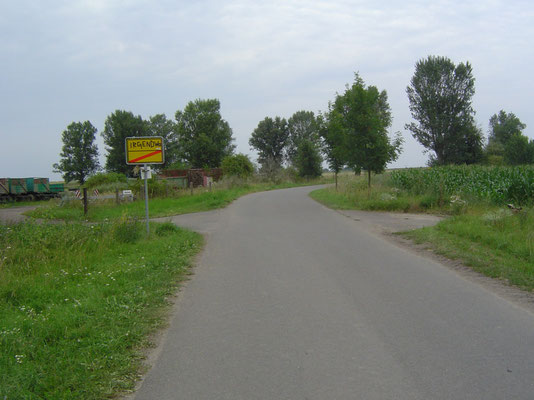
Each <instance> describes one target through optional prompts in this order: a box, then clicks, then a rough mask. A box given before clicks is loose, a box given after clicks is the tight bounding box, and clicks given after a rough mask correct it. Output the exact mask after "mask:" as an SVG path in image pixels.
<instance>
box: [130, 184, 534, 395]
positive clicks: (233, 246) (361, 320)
mask: <svg viewBox="0 0 534 400" xmlns="http://www.w3.org/2000/svg"><path fill="white" fill-rule="evenodd" d="M311 190H312V188H297V189H289V190H281V191H273V192H263V193H256V194H252V195H249V196H245V197H243V198H240V199H238V200H237V201H235V202H234V203H233V204H231V205H230V206H229V207H228V208H226V209H223V210H219V211H217V212H215V213H212V214H204V215H197V216H196V218H195V217H194V216H182V217H176V218H173V219H172V220H173V221H175V222H176V223H178V224H182V225H187V226H189V227H191V228H194V229H198V230H199V231H203V232H204V233H208V240H207V245H206V248H205V250H204V253H203V254H202V257H201V259H200V261H199V265H198V267H197V268H196V270H195V276H194V277H193V279H192V280H191V281H190V282H189V283H188V284H187V285H186V286H185V287H184V289H183V291H182V293H181V295H180V298H179V301H178V303H177V305H176V308H175V312H174V317H173V319H172V322H171V326H170V328H169V330H168V331H167V333H166V336H165V339H164V340H163V342H162V344H161V347H160V349H159V352H158V355H157V357H156V359H155V361H154V365H153V367H152V368H151V370H150V371H149V373H148V375H147V377H146V378H145V380H144V382H143V383H142V385H141V387H140V389H139V390H138V392H137V393H136V394H135V395H134V398H135V399H137V400H141V399H192V398H198V399H273V398H276V399H325V398H332V399H353V398H365V399H429V398H432V399H450V398H454V399H502V398H514V399H530V398H531V395H532V393H533V392H534V381H533V380H532V376H534V364H533V363H532V359H534V316H533V314H532V313H531V312H529V311H528V310H526V309H524V308H522V307H517V305H516V304H514V303H512V302H510V301H508V300H506V299H504V298H502V297H500V296H496V295H495V294H494V292H493V291H491V290H488V289H486V288H485V287H484V286H482V285H479V284H477V283H476V282H472V281H471V280H467V279H465V278H464V277H463V276H462V275H460V274H458V273H456V272H455V271H453V270H451V269H449V268H446V267H445V266H443V265H442V264H441V263H439V262H436V261H432V260H430V259H428V258H426V257H421V256H419V255H418V254H417V253H415V252H412V251H407V250H405V249H403V248H401V247H399V246H397V245H395V244H394V243H392V242H390V241H388V240H385V239H384V238H382V237H380V235H376V234H375V232H376V229H375V228H373V226H375V227H376V225H377V224H376V223H373V222H372V221H366V220H365V221H364V219H365V217H364V216H363V214H360V215H359V216H358V215H357V214H351V215H350V217H351V218H347V217H346V216H344V215H341V214H340V213H338V212H335V211H332V210H330V209H327V208H325V207H323V206H321V205H319V204H318V203H316V202H314V201H313V200H312V199H310V198H309V197H308V196H307V194H308V193H309V191H311ZM380 217H381V218H386V219H387V218H388V217H385V214H382V215H381V216H380ZM408 218H409V217H408ZM394 219H395V218H394ZM167 220H168V219H167ZM197 220H198V221H201V222H200V223H198V222H197ZM399 221H402V219H401V217H398V218H397V220H396V221H390V222H391V224H393V225H397V224H398V223H400V222H399ZM403 221H408V222H409V221H410V220H403ZM383 223H384V222H383ZM197 224H198V225H197ZM394 229H396V228H395V226H393V227H391V230H394Z"/></svg>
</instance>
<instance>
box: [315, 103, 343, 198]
mask: <svg viewBox="0 0 534 400" xmlns="http://www.w3.org/2000/svg"><path fill="white" fill-rule="evenodd" d="M328 107H329V109H332V103H329V104H328ZM318 123H319V134H320V136H321V139H322V150H323V153H324V155H325V157H326V161H327V162H328V167H329V168H330V170H332V171H333V172H334V181H335V184H336V190H337V175H338V174H339V172H340V171H341V170H342V169H343V166H344V165H345V160H346V154H345V153H346V150H345V145H344V141H345V137H344V130H343V122H342V119H341V115H340V114H338V113H330V112H328V113H325V114H324V115H320V116H319V118H318Z"/></svg>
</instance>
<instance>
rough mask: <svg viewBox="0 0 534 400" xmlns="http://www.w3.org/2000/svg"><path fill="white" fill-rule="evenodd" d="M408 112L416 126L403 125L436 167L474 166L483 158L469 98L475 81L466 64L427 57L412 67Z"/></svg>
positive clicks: (472, 93) (442, 58)
mask: <svg viewBox="0 0 534 400" xmlns="http://www.w3.org/2000/svg"><path fill="white" fill-rule="evenodd" d="M406 92H407V94H408V99H409V101H410V111H411V112H412V117H413V118H414V119H415V120H416V121H417V123H414V122H412V123H410V124H406V129H408V130H410V131H411V132H412V135H413V136H414V138H416V139H417V140H418V141H419V142H420V143H421V144H422V145H423V146H424V147H426V148H427V150H429V151H433V152H434V155H433V156H431V161H432V162H433V163H435V164H439V165H442V164H451V163H467V164H470V163H474V162H477V161H479V160H480V157H481V155H482V152H481V149H482V135H481V133H480V130H479V129H477V128H476V125H475V122H474V110H473V107H472V105H471V101H472V100H471V99H472V97H473V95H474V94H475V78H474V77H473V71H472V68H471V64H469V62H466V63H465V64H464V63H460V64H458V65H457V66H455V65H454V63H453V62H452V61H451V60H450V59H448V58H446V57H439V56H429V57H428V58H427V59H424V60H420V61H418V62H417V63H416V65H415V73H414V76H413V77H412V79H411V81H410V85H409V86H408V87H407V88H406Z"/></svg>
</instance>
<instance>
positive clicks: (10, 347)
mask: <svg viewBox="0 0 534 400" xmlns="http://www.w3.org/2000/svg"><path fill="white" fill-rule="evenodd" d="M152 232H154V233H153V234H152V235H151V236H150V237H148V238H147V237H145V235H144V234H143V225H142V224H140V223H138V222H136V221H135V220H132V219H127V218H126V219H121V220H118V221H115V222H114V223H104V224H97V225H86V224H79V223H71V224H54V225H48V224H42V225H37V224H33V223H24V224H17V225H11V226H5V225H0V254H1V255H0V371H2V373H1V374H0V398H2V399H4V398H5V399H22V398H24V399H26V398H27V399H30V398H31V399H103V398H112V397H113V396H115V395H116V394H117V393H119V392H123V391H127V390H130V389H132V388H133V387H134V384H135V380H136V379H137V377H138V374H139V372H140V365H141V359H142V352H141V349H143V348H146V347H147V346H148V345H149V343H148V342H147V340H148V339H147V337H148V335H149V334H150V333H151V332H153V331H154V330H155V329H156V328H157V327H159V326H161V324H162V320H163V319H162V316H163V315H164V314H165V310H166V309H167V305H168V302H167V301H166V297H167V296H169V295H171V294H173V293H174V292H175V291H176V287H177V285H178V283H179V282H180V281H182V280H183V279H184V278H185V277H186V275H187V274H188V268H189V266H190V264H191V260H192V257H193V256H194V255H195V254H196V253H197V252H198V251H199V249H200V248H201V245H202V237H201V236H200V235H198V234H196V233H193V232H190V231H187V230H183V229H179V228H177V227H175V226H174V225H172V224H168V223H167V224H153V226H152Z"/></svg>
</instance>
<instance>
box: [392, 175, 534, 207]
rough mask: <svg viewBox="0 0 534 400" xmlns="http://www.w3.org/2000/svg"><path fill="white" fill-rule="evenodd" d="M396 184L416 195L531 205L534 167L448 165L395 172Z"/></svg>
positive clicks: (393, 178)
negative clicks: (460, 197)
mask: <svg viewBox="0 0 534 400" xmlns="http://www.w3.org/2000/svg"><path fill="white" fill-rule="evenodd" d="M391 179H392V183H393V185H394V186H396V187H397V188H399V189H402V190H405V191H407V192H409V193H412V194H426V193H434V194H437V195H439V196H452V195H462V196H465V197H468V198H474V199H477V200H482V201H487V202H489V203H493V204H496V205H503V204H506V203H509V202H513V203H514V204H516V205H518V204H531V203H532V202H533V200H534V166H517V167H486V166H478V165H470V166H465V165H464V166H447V167H434V168H420V169H415V168H413V169H405V170H397V171H393V172H392V174H391Z"/></svg>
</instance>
